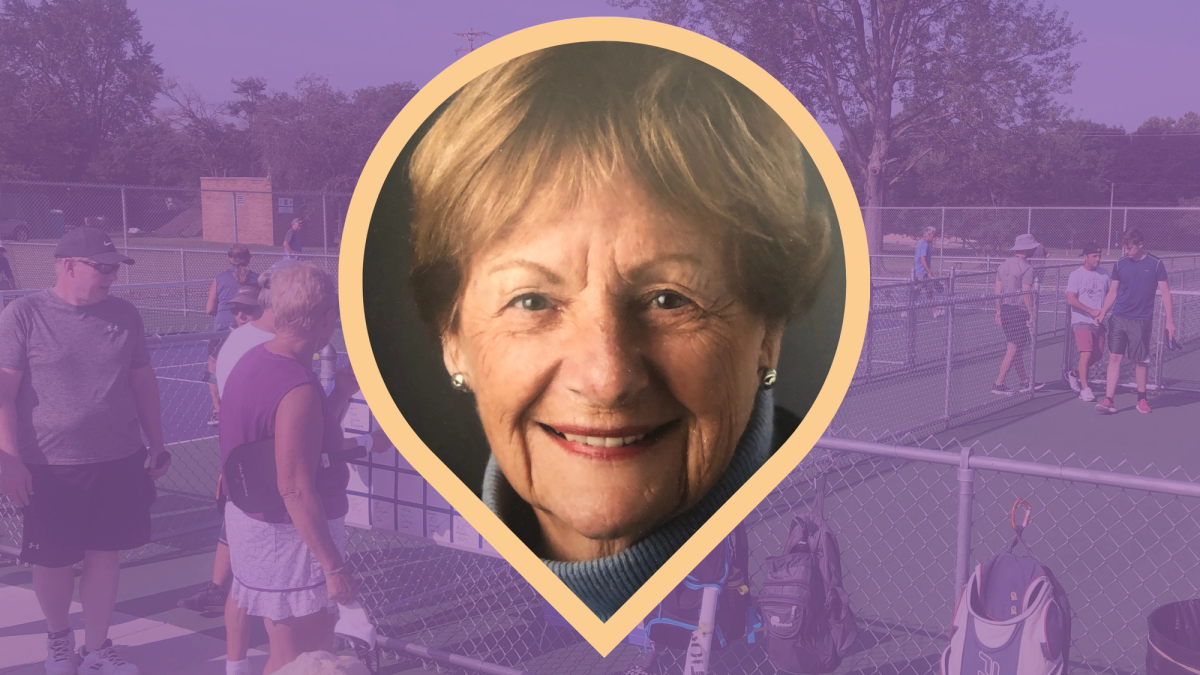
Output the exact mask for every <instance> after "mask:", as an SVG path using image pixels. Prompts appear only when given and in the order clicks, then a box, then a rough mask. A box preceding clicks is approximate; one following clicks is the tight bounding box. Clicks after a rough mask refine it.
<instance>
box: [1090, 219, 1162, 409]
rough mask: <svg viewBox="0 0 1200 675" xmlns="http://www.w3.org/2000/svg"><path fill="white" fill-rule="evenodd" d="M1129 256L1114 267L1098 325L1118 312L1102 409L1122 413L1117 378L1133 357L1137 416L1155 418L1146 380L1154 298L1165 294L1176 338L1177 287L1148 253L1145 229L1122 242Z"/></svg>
mask: <svg viewBox="0 0 1200 675" xmlns="http://www.w3.org/2000/svg"><path fill="white" fill-rule="evenodd" d="M1121 245H1122V247H1123V248H1124V250H1125V257H1123V258H1121V259H1120V260H1118V261H1117V264H1116V265H1113V271H1112V283H1110V284H1109V287H1108V295H1107V296H1105V298H1104V306H1103V307H1102V308H1101V309H1100V315H1099V316H1097V317H1096V319H1095V320H1096V323H1097V324H1098V323H1099V322H1100V321H1101V320H1102V319H1103V318H1104V315H1105V314H1107V313H1108V310H1109V308H1112V312H1113V315H1112V319H1110V320H1109V326H1108V334H1109V338H1108V344H1109V357H1108V381H1107V383H1106V384H1105V394H1106V395H1105V397H1104V399H1103V400H1101V401H1100V402H1099V403H1097V404H1096V410H1098V411H1100V412H1101V413H1104V414H1112V413H1115V412H1117V407H1116V405H1115V404H1114V403H1113V397H1114V396H1116V394H1117V378H1119V377H1120V376H1121V361H1122V360H1123V359H1124V358H1125V357H1126V356H1128V357H1129V359H1130V360H1132V361H1133V362H1134V373H1135V375H1136V378H1137V396H1138V401H1137V406H1136V407H1137V411H1138V412H1140V413H1149V412H1150V404H1149V403H1147V402H1146V378H1147V372H1148V370H1149V365H1150V331H1151V324H1152V323H1153V320H1154V296H1155V294H1156V293H1157V292H1161V293H1162V303H1163V313H1164V315H1165V318H1166V322H1165V323H1166V329H1167V337H1168V338H1170V339H1172V340H1174V339H1175V315H1174V312H1173V311H1172V307H1171V287H1170V285H1169V284H1168V283H1167V267H1166V265H1164V264H1163V261H1162V260H1160V259H1159V258H1158V257H1157V256H1153V255H1150V254H1149V253H1147V252H1146V244H1145V240H1144V239H1143V237H1142V232H1141V230H1138V229H1136V228H1135V229H1132V230H1129V231H1127V232H1126V233H1125V234H1124V235H1123V236H1122V237H1121Z"/></svg>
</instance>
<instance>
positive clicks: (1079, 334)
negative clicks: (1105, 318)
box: [1072, 323, 1104, 355]
mask: <svg viewBox="0 0 1200 675" xmlns="http://www.w3.org/2000/svg"><path fill="white" fill-rule="evenodd" d="M1072 328H1074V329H1075V347H1076V348H1077V349H1079V351H1081V352H1091V353H1092V354H1093V355H1096V354H1100V353H1101V352H1103V351H1104V326H1102V325H1101V326H1097V325H1096V324H1094V323H1077V324H1075V325H1074V326H1072Z"/></svg>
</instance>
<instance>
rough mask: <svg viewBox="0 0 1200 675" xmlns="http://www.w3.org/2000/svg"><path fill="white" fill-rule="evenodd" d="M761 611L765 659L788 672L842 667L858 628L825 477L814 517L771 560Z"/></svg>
mask: <svg viewBox="0 0 1200 675" xmlns="http://www.w3.org/2000/svg"><path fill="white" fill-rule="evenodd" d="M766 570H767V574H766V578H765V579H764V580H763V587H762V590H761V591H760V592H759V597H758V607H759V613H760V614H761V616H762V623H763V629H764V630H765V631H766V634H767V656H768V658H770V660H771V663H772V664H773V665H774V666H775V667H776V668H778V669H779V670H782V671H784V672H788V673H830V672H833V671H834V670H835V669H836V668H837V667H838V666H839V665H840V664H841V662H842V659H843V658H845V656H846V655H847V654H849V653H850V649H851V648H852V647H853V645H854V641H855V640H856V639H857V638H858V627H857V626H856V625H855V623H854V613H853V612H851V611H850V599H849V596H848V595H847V594H846V590H845V589H844V588H843V586H842V560H841V551H840V549H839V547H838V543H837V535H836V534H835V533H834V532H833V530H832V529H831V528H830V527H829V524H828V523H827V522H826V521H825V477H824V476H822V477H821V482H820V487H819V488H818V490H817V498H816V501H815V503H814V505H813V509H812V511H811V512H810V513H808V514H807V515H804V516H797V517H796V518H795V520H793V521H792V528H791V532H790V533H789V534H788V540H787V544H786V545H785V546H784V548H783V553H782V554H781V555H777V556H773V557H770V558H767V561H766Z"/></svg>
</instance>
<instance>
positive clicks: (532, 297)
mask: <svg viewBox="0 0 1200 675" xmlns="http://www.w3.org/2000/svg"><path fill="white" fill-rule="evenodd" d="M512 306H513V307H516V308H517V309H524V310H528V311H530V312H540V311H542V310H544V309H550V301H549V300H547V299H546V296H544V295H538V294H537V293H526V294H525V295H521V296H518V297H517V298H516V299H515V300H513V301H512Z"/></svg>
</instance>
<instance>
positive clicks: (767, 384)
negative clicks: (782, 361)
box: [762, 368, 778, 389]
mask: <svg viewBox="0 0 1200 675" xmlns="http://www.w3.org/2000/svg"><path fill="white" fill-rule="evenodd" d="M777 376H778V373H776V372H775V369H774V368H767V372H765V373H763V377H762V386H763V389H770V388H771V387H774V386H775V378H776V377H777Z"/></svg>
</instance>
